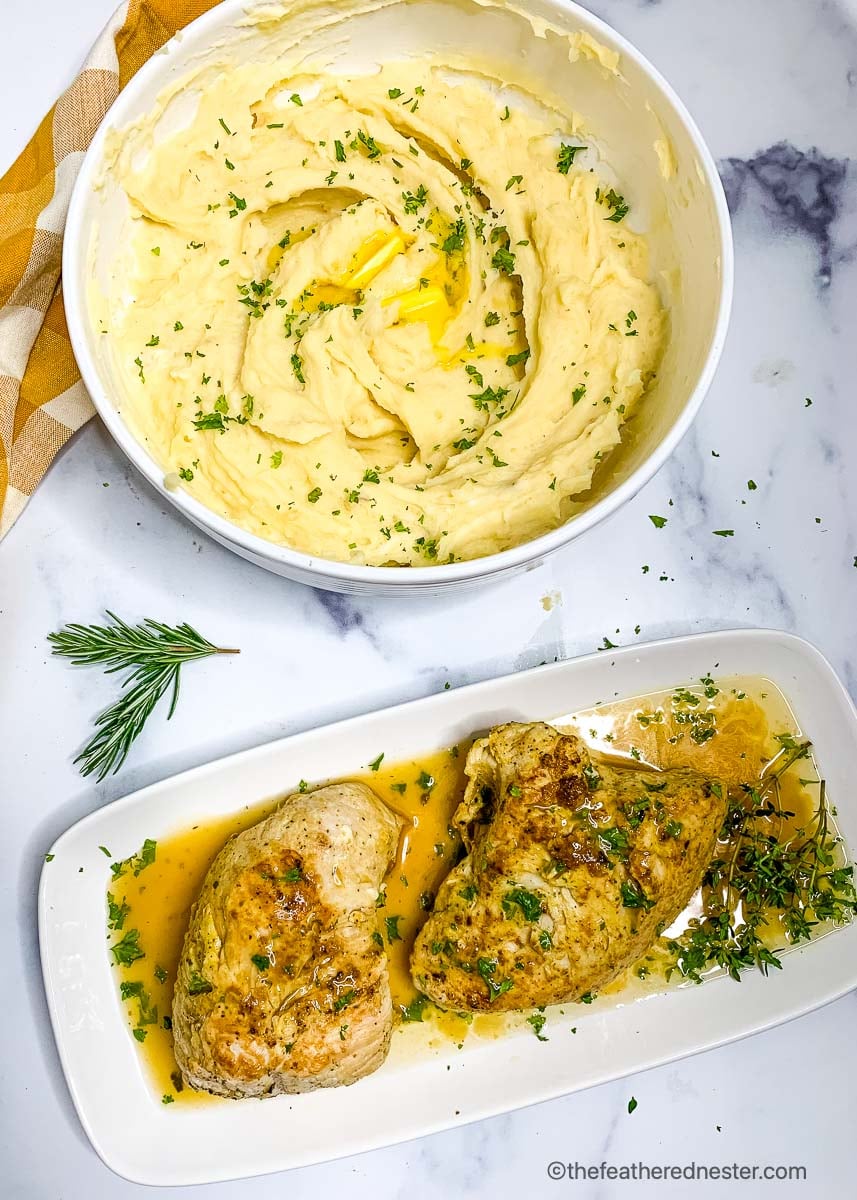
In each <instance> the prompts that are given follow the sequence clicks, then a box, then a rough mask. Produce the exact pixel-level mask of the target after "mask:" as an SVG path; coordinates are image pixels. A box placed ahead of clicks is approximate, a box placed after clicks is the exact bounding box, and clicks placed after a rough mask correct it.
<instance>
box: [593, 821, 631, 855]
mask: <svg viewBox="0 0 857 1200" xmlns="http://www.w3.org/2000/svg"><path fill="white" fill-rule="evenodd" d="M598 839H599V841H601V842H603V843H604V845H605V846H606V847H607V849H608V850H615V851H619V852H621V851H622V850H627V849H628V847H629V845H630V839H629V837H628V831H627V829H621V828H620V827H619V826H618V825H614V826H612V827H610V828H608V829H599V830H598Z"/></svg>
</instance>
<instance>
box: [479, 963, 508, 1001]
mask: <svg viewBox="0 0 857 1200" xmlns="http://www.w3.org/2000/svg"><path fill="white" fill-rule="evenodd" d="M476 970H477V971H478V972H479V974H480V975H481V976H482V978H483V980H484V981H485V986H486V987H487V988H488V1000H489V1002H490V1003H491V1004H493V1003H494V1001H495V1000H496V999H497V997H498V996H502V995H503V993H504V992H508V991H509V989H510V988H511V986H512V980H511V979H500V980H496V979H495V978H494V972H495V971H496V970H497V960H496V959H493V958H479V959H477V960H476Z"/></svg>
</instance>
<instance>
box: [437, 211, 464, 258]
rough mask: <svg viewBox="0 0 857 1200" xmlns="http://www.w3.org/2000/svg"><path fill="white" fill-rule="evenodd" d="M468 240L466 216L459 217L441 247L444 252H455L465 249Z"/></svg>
mask: <svg viewBox="0 0 857 1200" xmlns="http://www.w3.org/2000/svg"><path fill="white" fill-rule="evenodd" d="M466 240H467V226H466V225H465V224H464V218H463V217H458V218H457V219H456V221H455V224H454V225H453V226H452V229H451V230H450V231H449V233H448V234H447V235H446V237H445V238H444V240H443V244H442V246H441V249H442V250H443V252H444V254H455V253H456V252H458V251H461V250H463V249H464V245H465V242H466Z"/></svg>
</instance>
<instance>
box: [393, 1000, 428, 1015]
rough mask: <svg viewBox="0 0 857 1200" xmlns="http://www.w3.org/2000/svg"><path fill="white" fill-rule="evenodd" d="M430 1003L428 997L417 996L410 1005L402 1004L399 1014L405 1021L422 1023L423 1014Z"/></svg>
mask: <svg viewBox="0 0 857 1200" xmlns="http://www.w3.org/2000/svg"><path fill="white" fill-rule="evenodd" d="M428 1003H429V998H428V996H415V997H414V999H413V1000H412V1001H411V1002H410V1004H400V1005H399V1012H400V1013H401V1017H402V1020H403V1021H422V1019H423V1012H424V1011H425V1007H426V1005H427V1004H428Z"/></svg>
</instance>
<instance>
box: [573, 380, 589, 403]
mask: <svg viewBox="0 0 857 1200" xmlns="http://www.w3.org/2000/svg"><path fill="white" fill-rule="evenodd" d="M585 395H586V384H585V383H579V384H578V385H577V387H576V388H575V389H574V391H573V392H572V393H571V403H572V407H573V406H574V405H575V404H578V403H579V402H580V401H581V400H582V399H583V397H584V396H585Z"/></svg>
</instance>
